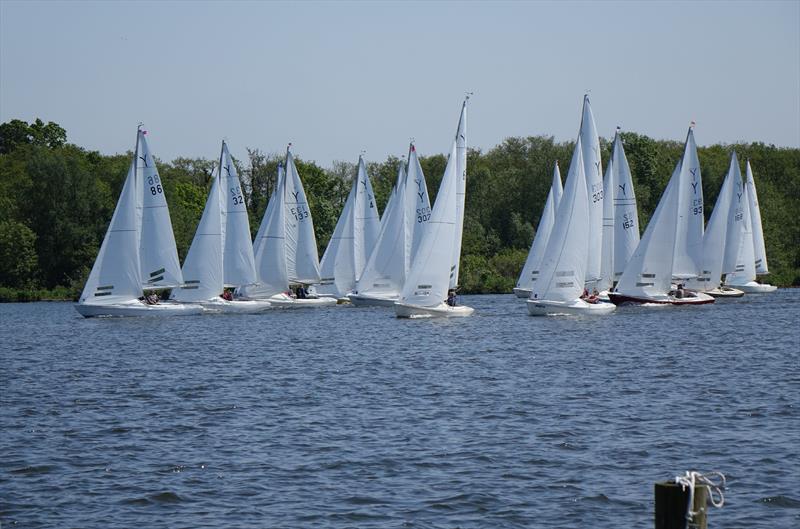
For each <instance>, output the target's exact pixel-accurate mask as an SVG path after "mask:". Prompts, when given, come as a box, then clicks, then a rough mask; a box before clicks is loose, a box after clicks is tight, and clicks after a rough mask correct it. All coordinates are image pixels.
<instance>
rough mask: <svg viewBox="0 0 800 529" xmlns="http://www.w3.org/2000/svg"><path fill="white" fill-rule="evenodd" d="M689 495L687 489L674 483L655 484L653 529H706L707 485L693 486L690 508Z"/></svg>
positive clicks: (688, 489) (689, 492)
mask: <svg viewBox="0 0 800 529" xmlns="http://www.w3.org/2000/svg"><path fill="white" fill-rule="evenodd" d="M690 494H691V491H690V488H689V487H686V486H684V485H681V484H680V483H676V482H675V481H665V482H662V483H656V486H655V495H656V526H655V529H707V528H708V524H707V512H708V511H707V504H708V485H696V486H695V488H694V501H693V502H692V505H691V506H690V505H689V496H690ZM689 509H691V513H692V516H689Z"/></svg>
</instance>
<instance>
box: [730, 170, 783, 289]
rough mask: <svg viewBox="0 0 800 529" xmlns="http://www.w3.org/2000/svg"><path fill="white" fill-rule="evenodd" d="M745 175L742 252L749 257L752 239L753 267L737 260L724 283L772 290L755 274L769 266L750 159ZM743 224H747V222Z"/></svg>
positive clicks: (767, 269)
mask: <svg viewBox="0 0 800 529" xmlns="http://www.w3.org/2000/svg"><path fill="white" fill-rule="evenodd" d="M745 175H746V181H745V192H744V194H745V196H746V197H747V207H746V208H744V209H746V210H747V214H746V217H749V224H750V225H749V226H746V227H745V230H744V233H743V235H742V239H743V241H742V245H743V248H742V254H743V256H744V255H746V256H748V258H749V256H750V253H751V252H750V250H749V248H748V247H747V246H748V245H749V244H750V241H752V245H753V250H752V258H753V267H752V269H751V267H750V265H749V263H741V262H737V269H736V270H735V271H734V273H733V274H730V275H728V276H727V277H726V278H725V284H726V285H727V286H729V287H735V288H736V289H738V290H741V291H743V292H746V293H748V294H764V293H768V292H774V291H776V290H777V289H778V287H776V286H775V285H770V284H767V283H759V282H757V281H756V276H757V274H768V273H769V268H768V267H767V252H766V248H765V246H764V231H763V228H762V225H761V209H760V208H759V206H758V193H757V192H756V182H755V180H754V179H753V169H752V168H751V167H750V160H747V167H746V172H745ZM745 224H747V222H746V223H745ZM748 228H749V229H748ZM739 266H742V269H739V268H738V267H739Z"/></svg>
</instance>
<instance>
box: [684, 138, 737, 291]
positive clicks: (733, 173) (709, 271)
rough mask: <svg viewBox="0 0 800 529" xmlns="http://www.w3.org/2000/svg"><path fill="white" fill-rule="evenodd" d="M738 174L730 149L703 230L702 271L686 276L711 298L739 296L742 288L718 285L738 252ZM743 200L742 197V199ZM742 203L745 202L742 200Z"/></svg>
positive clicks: (694, 285)
mask: <svg viewBox="0 0 800 529" xmlns="http://www.w3.org/2000/svg"><path fill="white" fill-rule="evenodd" d="M742 198H743V197H742V175H741V172H740V171H739V161H738V159H737V157H736V152H735V151H734V152H732V153H731V163H730V167H729V168H728V173H727V175H726V176H725V179H724V180H723V182H722V188H721V189H720V192H719V196H718V197H717V201H716V203H715V204H714V210H713V211H712V212H711V218H709V219H708V225H707V226H706V230H705V233H704V234H703V271H702V274H701V275H700V276H699V277H697V278H696V279H693V280H690V281H689V283H688V285H689V286H690V288H693V289H696V290H700V291H702V292H705V293H706V294H708V295H710V296H713V297H715V298H721V297H741V296H743V295H744V292H742V291H741V290H737V289H734V288H730V287H726V286H721V282H722V274H723V273H724V272H725V271H728V270H730V271H732V270H733V267H734V266H735V262H736V258H737V256H738V250H739V241H740V239H741V233H743V231H742V228H741V223H742V222H743V220H744V217H743V215H742V210H741V205H742ZM745 201H746V199H745ZM744 205H745V206H746V205H747V204H746V202H744Z"/></svg>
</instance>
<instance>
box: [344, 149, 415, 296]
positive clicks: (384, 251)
mask: <svg viewBox="0 0 800 529" xmlns="http://www.w3.org/2000/svg"><path fill="white" fill-rule="evenodd" d="M407 178H408V175H407V174H406V172H405V170H404V169H403V164H400V168H399V169H398V176H397V185H396V186H395V188H394V191H393V192H392V198H391V199H390V202H389V203H387V205H386V209H385V210H384V212H383V219H382V221H381V230H380V233H379V234H378V240H377V241H376V243H375V247H374V249H373V250H372V253H371V254H370V256H369V258H368V259H367V264H366V265H365V266H364V271H363V272H362V273H361V277H359V278H358V281H357V283H356V291H357V292H358V293H359V294H366V295H370V296H376V297H395V296H399V294H400V292H401V291H402V289H403V285H404V284H405V280H406V275H407V273H408V264H409V260H410V258H409V254H410V252H411V233H410V230H409V223H408V222H407V216H408V215H407V211H408V208H407V207H405V204H406V187H407V186H406V180H407Z"/></svg>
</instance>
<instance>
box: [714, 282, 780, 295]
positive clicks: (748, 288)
mask: <svg viewBox="0 0 800 529" xmlns="http://www.w3.org/2000/svg"><path fill="white" fill-rule="evenodd" d="M727 286H729V287H732V288H736V289H739V290H741V291H742V292H744V293H746V294H766V293H768V292H775V291H776V290H778V287H776V286H775V285H767V284H762V283H756V282H755V281H750V282H749V283H745V284H744V285H736V284H731V285H727Z"/></svg>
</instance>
